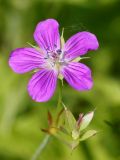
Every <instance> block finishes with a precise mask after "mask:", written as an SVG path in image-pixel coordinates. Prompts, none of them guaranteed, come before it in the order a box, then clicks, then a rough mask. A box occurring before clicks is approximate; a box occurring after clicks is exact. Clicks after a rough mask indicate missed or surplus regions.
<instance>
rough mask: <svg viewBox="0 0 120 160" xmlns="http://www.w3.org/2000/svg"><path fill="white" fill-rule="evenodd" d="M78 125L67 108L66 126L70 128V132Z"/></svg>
mask: <svg viewBox="0 0 120 160" xmlns="http://www.w3.org/2000/svg"><path fill="white" fill-rule="evenodd" d="M75 126H76V120H75V118H74V116H73V114H72V113H71V111H69V110H68V109H65V127H66V129H67V130H68V132H70V133H72V131H73V130H74V128H75Z"/></svg>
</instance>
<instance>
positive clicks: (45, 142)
mask: <svg viewBox="0 0 120 160" xmlns="http://www.w3.org/2000/svg"><path fill="white" fill-rule="evenodd" d="M58 87H59V96H58V103H57V113H58V112H59V110H60V105H61V102H62V81H61V80H58ZM49 139H50V135H46V136H45V138H44V139H43V142H42V143H40V145H39V146H38V148H37V150H36V152H35V154H34V155H33V157H32V159H31V160H37V159H38V157H39V156H40V155H41V153H42V151H43V150H44V148H45V147H46V145H47V144H48V142H49Z"/></svg>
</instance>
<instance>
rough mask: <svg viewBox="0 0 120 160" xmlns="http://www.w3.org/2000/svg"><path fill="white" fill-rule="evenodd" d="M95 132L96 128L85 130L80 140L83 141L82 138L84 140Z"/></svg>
mask: <svg viewBox="0 0 120 160" xmlns="http://www.w3.org/2000/svg"><path fill="white" fill-rule="evenodd" d="M96 133H97V131H96V130H89V131H87V132H85V133H84V134H83V135H82V136H81V138H80V141H84V140H86V139H88V138H90V137H92V136H94V135H96Z"/></svg>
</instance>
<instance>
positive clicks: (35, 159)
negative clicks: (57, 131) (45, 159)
mask: <svg viewBox="0 0 120 160" xmlns="http://www.w3.org/2000/svg"><path fill="white" fill-rule="evenodd" d="M49 138H50V135H46V137H45V138H44V139H43V142H42V143H40V145H39V147H38V148H37V150H36V152H35V154H34V155H33V157H32V159H31V160H37V158H38V157H39V156H40V154H41V152H42V151H43V149H44V148H45V147H46V145H47V144H48V142H49Z"/></svg>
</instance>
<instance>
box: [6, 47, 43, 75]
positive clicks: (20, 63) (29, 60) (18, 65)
mask: <svg viewBox="0 0 120 160" xmlns="http://www.w3.org/2000/svg"><path fill="white" fill-rule="evenodd" d="M43 64H44V58H43V55H42V54H41V53H40V52H39V51H37V50H35V49H34V48H19V49H16V50H14V51H12V53H11V55H10V58H9V65H10V67H11V68H12V69H13V70H14V72H16V73H20V74H22V73H25V72H28V71H31V70H33V69H36V68H39V67H41V66H42V65H43Z"/></svg>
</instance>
